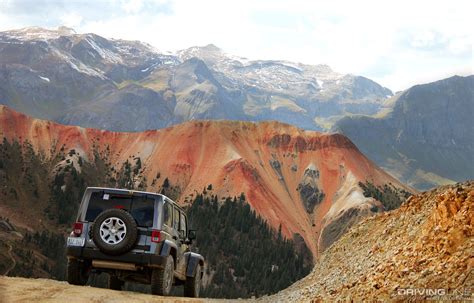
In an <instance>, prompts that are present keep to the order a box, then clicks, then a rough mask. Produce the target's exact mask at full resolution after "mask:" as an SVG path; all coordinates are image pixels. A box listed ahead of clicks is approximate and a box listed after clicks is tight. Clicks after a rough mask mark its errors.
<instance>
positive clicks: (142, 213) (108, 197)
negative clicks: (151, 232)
mask: <svg viewBox="0 0 474 303" xmlns="http://www.w3.org/2000/svg"><path fill="white" fill-rule="evenodd" d="M110 208H117V209H124V210H126V211H128V212H129V213H131V214H132V216H133V217H134V218H135V220H136V221H137V225H139V226H144V227H152V226H153V213H154V199H153V198H150V197H146V196H131V195H120V194H112V193H106V192H103V191H100V192H93V193H92V194H91V197H90V199H89V206H88V208H87V212H86V221H88V222H92V221H94V220H95V218H96V217H97V216H98V215H99V214H100V213H101V212H103V211H104V210H106V209H110Z"/></svg>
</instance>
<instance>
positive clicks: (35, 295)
mask: <svg viewBox="0 0 474 303" xmlns="http://www.w3.org/2000/svg"><path fill="white" fill-rule="evenodd" d="M207 301H208V299H206V300H203V299H191V298H179V297H159V296H152V295H146V294H140V293H135V292H129V291H115V290H109V289H102V288H95V287H89V286H73V285H69V284H68V283H66V282H60V281H54V280H48V279H25V278H12V277H5V276H0V303H20V302H22V303H23V302H48V303H64V302H68V303H82V302H84V303H90V302H94V303H114V302H130V303H141V302H147V303H155V302H172V303H178V302H179V303H181V302H207ZM212 302H219V301H218V300H212Z"/></svg>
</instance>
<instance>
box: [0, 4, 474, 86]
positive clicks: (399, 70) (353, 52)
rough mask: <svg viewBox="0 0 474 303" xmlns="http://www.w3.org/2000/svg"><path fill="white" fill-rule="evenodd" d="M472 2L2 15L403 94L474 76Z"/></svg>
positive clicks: (13, 23)
mask: <svg viewBox="0 0 474 303" xmlns="http://www.w3.org/2000/svg"><path fill="white" fill-rule="evenodd" d="M471 2H472V1H470V0H449V1H447V0H446V1H433V0H432V1H427V0H418V1H408V0H399V1H371V0H359V1H350V0H347V1H341V0H339V1H338V0H335V1H305V0H288V1H284V0H260V1H255V0H240V1H218V0H199V1H195V0H194V1H193V0H173V1H166V0H158V1H145V0H129V1H126V0H119V1H118V2H112V4H111V5H109V8H108V9H107V10H105V11H103V13H102V12H99V13H96V14H93V15H94V16H93V17H91V14H90V10H91V9H93V7H94V5H96V4H95V2H91V3H90V4H89V5H88V6H90V7H89V11H84V10H83V9H82V8H76V9H75V10H74V13H75V14H76V15H75V16H74V15H67V14H66V13H67V12H70V11H71V10H68V11H63V12H62V13H61V15H60V17H58V18H57V22H56V23H57V24H54V22H49V23H46V24H37V23H38V21H37V20H38V18H33V17H34V16H32V17H30V18H29V19H28V20H25V19H21V20H20V21H18V18H14V17H15V16H13V18H10V17H8V18H6V19H3V16H2V15H1V14H2V13H0V29H9V28H13V27H18V26H20V25H22V26H27V25H40V26H42V25H43V26H44V25H47V26H57V25H60V23H66V22H69V24H72V23H74V24H75V25H74V27H75V29H76V31H77V32H94V33H97V34H100V35H103V36H105V37H114V38H123V39H133V40H142V41H146V42H148V43H150V44H152V45H154V46H156V47H157V48H158V49H162V50H177V49H182V48H186V47H190V46H193V45H205V44H209V43H213V44H215V45H217V46H219V47H221V48H223V49H224V50H225V51H227V52H229V53H233V54H236V55H240V56H245V57H249V58H251V59H287V60H293V61H299V62H303V63H309V64H320V63H323V64H328V65H330V66H331V67H332V68H333V69H335V70H337V71H340V72H345V73H353V74H362V75H364V76H367V77H369V78H371V79H374V80H376V81H379V82H380V83H381V84H382V85H384V86H387V87H389V88H391V89H393V90H399V89H405V88H407V87H409V86H411V85H414V84H416V83H418V82H423V81H425V80H426V79H428V78H430V80H431V78H433V80H434V79H438V78H442V77H445V76H449V75H451V74H454V73H460V72H463V73H472V64H473V53H472V47H473V40H474V38H473V31H472V28H474V24H473V18H472V11H473V5H472V4H471ZM113 3H115V4H116V5H114V4H113ZM102 9H103V7H102ZM0 11H1V10H0ZM58 12H61V11H60V10H58ZM78 16H79V17H82V19H81V18H78ZM51 19H52V20H54V16H52V17H51ZM32 20H33V21H32ZM31 22H36V23H35V24H31Z"/></svg>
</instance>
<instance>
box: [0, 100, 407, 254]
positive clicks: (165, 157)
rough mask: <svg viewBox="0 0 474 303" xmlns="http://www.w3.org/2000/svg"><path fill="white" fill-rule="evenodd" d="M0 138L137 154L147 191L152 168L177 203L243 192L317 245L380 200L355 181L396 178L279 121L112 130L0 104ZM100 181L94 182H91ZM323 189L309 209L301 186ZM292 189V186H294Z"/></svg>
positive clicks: (52, 149) (289, 230) (339, 145)
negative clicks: (206, 192)
mask: <svg viewBox="0 0 474 303" xmlns="http://www.w3.org/2000/svg"><path fill="white" fill-rule="evenodd" d="M0 137H6V138H7V139H9V140H11V139H17V140H20V141H23V140H28V141H30V142H31V143H32V145H33V146H34V148H36V149H37V150H41V151H43V152H44V153H45V154H46V156H52V155H54V154H55V153H57V152H58V151H59V149H60V148H61V147H62V146H63V145H64V146H65V148H66V150H67V149H75V150H76V152H79V153H80V154H81V156H82V157H83V158H84V159H86V160H90V159H93V157H94V156H93V155H94V154H93V149H94V146H98V147H99V149H102V150H105V149H106V147H107V146H108V147H109V149H110V153H109V157H110V159H109V160H110V161H111V163H112V164H113V165H115V166H117V167H119V166H121V165H122V163H123V162H124V161H125V160H127V159H131V158H132V157H140V159H141V162H142V167H143V172H142V174H143V175H144V176H146V177H147V180H149V181H148V182H149V184H147V186H148V189H149V190H150V191H153V190H158V185H152V184H151V183H152V182H151V180H152V179H153V178H154V177H155V176H156V175H157V173H158V172H159V173H160V174H161V176H166V177H168V178H169V180H170V182H171V184H173V185H177V186H179V187H180V189H181V193H182V194H181V198H180V199H179V200H180V201H179V202H180V203H184V201H185V199H186V197H189V196H190V195H192V194H195V193H196V192H199V193H200V192H201V191H202V190H203V188H204V187H207V186H208V185H209V184H212V187H213V191H212V194H217V195H219V196H229V195H231V196H233V195H239V194H240V193H241V192H243V193H245V195H246V197H247V200H248V201H249V203H250V204H251V206H252V207H253V208H254V209H255V210H256V211H257V213H259V214H260V215H261V216H263V217H264V218H265V219H266V220H268V222H269V223H270V224H271V225H272V226H273V227H275V228H278V226H279V225H280V224H281V226H282V231H283V233H284V234H285V235H287V236H290V237H292V236H293V235H294V234H295V233H298V234H300V235H301V236H302V237H303V238H304V239H305V242H306V243H307V244H308V246H309V247H310V249H311V250H312V251H313V252H314V253H315V252H317V247H318V242H320V241H322V240H323V242H324V243H323V244H324V245H323V244H322V246H324V247H325V246H327V244H328V243H330V242H332V239H331V238H330V237H331V235H330V234H328V236H327V237H329V239H322V240H321V239H320V238H321V237H320V235H321V231H323V234H324V229H325V226H328V225H329V224H330V223H331V222H336V221H337V220H338V219H341V218H342V219H341V220H346V219H344V218H347V216H346V217H343V215H344V214H347V213H348V211H349V210H354V209H357V212H356V213H358V214H369V213H370V211H369V209H372V210H373V209H374V207H373V206H377V209H381V208H382V207H381V204H380V203H379V202H378V201H375V200H373V199H372V198H366V197H364V196H363V195H362V190H361V189H360V188H359V186H358V185H357V184H358V182H359V181H365V180H372V181H373V182H375V184H380V185H382V184H386V183H392V184H394V185H396V186H399V187H403V185H402V184H400V183H399V182H398V181H397V180H395V179H394V178H392V177H391V176H390V175H388V174H387V173H385V172H384V171H382V170H381V169H380V168H378V167H377V166H376V165H375V164H374V163H372V162H371V161H370V160H368V159H367V158H366V157H365V156H364V155H363V154H362V153H361V152H360V151H359V150H358V149H357V148H356V146H355V145H354V144H352V142H351V141H350V140H349V139H347V138H346V137H345V136H343V135H340V134H322V133H319V132H314V131H304V130H301V129H298V128H296V127H293V126H290V125H287V124H282V123H278V122H261V123H250V122H235V121H191V122H187V123H184V124H181V125H176V126H173V127H170V128H166V129H161V130H152V131H146V132H141V133H117V132H109V131H103V130H97V129H85V128H81V127H76V126H65V125H60V124H56V123H53V122H49V121H43V120H38V119H33V118H30V117H28V116H25V115H23V114H20V113H18V112H15V111H13V110H11V109H9V108H7V107H5V106H0ZM97 185H98V186H100V184H97ZM304 185H306V190H307V191H308V189H309V191H311V190H312V189H313V190H314V188H316V187H317V188H318V190H319V191H320V192H321V191H322V192H323V193H324V199H323V200H322V201H320V202H318V203H316V206H315V207H314V209H313V210H312V212H311V207H309V208H310V210H309V211H308V210H307V209H305V205H304V203H303V201H302V199H301V192H302V188H304ZM298 188H299V189H298Z"/></svg>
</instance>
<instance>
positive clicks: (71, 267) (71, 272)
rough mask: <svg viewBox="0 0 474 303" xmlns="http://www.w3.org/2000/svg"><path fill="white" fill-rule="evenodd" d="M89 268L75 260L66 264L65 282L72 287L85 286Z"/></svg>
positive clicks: (70, 260)
mask: <svg viewBox="0 0 474 303" xmlns="http://www.w3.org/2000/svg"><path fill="white" fill-rule="evenodd" d="M89 272H90V267H89V266H87V265H86V264H85V263H84V262H81V261H79V260H77V259H69V260H68V262H67V282H68V283H69V284H72V285H81V286H82V285H86V283H87V280H88V279H89Z"/></svg>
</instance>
